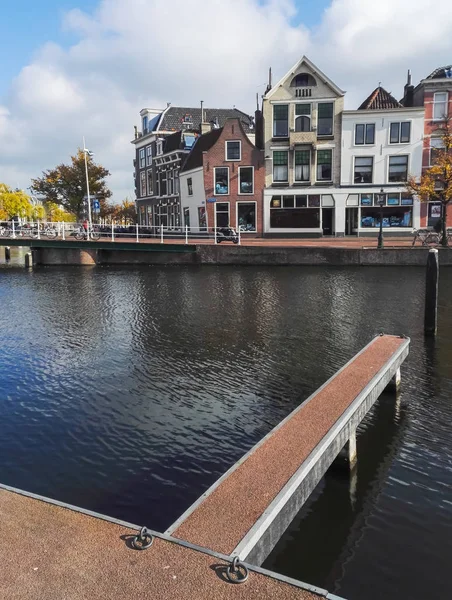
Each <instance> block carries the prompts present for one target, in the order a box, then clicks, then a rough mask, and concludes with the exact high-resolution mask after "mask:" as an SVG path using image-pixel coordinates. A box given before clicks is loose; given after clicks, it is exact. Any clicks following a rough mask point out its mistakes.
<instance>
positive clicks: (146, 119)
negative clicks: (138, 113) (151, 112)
mask: <svg viewBox="0 0 452 600" xmlns="http://www.w3.org/2000/svg"><path fill="white" fill-rule="evenodd" d="M147 132H148V118H147V116H146V117H143V133H147Z"/></svg>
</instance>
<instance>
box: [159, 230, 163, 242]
mask: <svg viewBox="0 0 452 600" xmlns="http://www.w3.org/2000/svg"><path fill="white" fill-rule="evenodd" d="M160 243H161V244H163V225H160Z"/></svg>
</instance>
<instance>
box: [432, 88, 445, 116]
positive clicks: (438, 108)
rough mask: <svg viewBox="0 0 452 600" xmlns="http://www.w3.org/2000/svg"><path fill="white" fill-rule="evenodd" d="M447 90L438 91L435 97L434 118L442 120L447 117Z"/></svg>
mask: <svg viewBox="0 0 452 600" xmlns="http://www.w3.org/2000/svg"><path fill="white" fill-rule="evenodd" d="M447 113H448V111H447V92H436V93H435V95H434V97H433V120H434V121H441V120H442V119H444V117H447Z"/></svg>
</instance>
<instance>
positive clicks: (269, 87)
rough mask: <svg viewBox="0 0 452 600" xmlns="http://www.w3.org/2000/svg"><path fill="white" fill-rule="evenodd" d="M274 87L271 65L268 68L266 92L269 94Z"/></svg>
mask: <svg viewBox="0 0 452 600" xmlns="http://www.w3.org/2000/svg"><path fill="white" fill-rule="evenodd" d="M271 89H272V68H271V67H270V68H269V70H268V85H267V89H266V90H265V93H266V94H267V93H268V92H269V91H270V90H271Z"/></svg>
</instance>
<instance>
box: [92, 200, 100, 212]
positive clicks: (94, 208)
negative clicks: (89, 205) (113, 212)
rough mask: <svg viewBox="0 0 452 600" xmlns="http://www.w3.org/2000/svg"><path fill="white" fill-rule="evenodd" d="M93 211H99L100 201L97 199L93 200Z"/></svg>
mask: <svg viewBox="0 0 452 600" xmlns="http://www.w3.org/2000/svg"><path fill="white" fill-rule="evenodd" d="M93 211H94V212H95V213H100V202H99V200H93Z"/></svg>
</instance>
